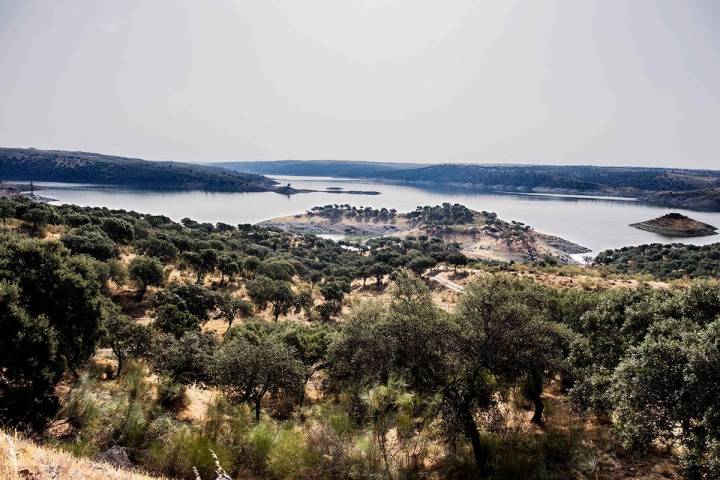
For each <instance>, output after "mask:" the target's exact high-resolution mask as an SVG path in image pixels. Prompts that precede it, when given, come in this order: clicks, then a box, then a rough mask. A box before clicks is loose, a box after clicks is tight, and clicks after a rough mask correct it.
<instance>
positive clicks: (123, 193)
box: [38, 176, 720, 253]
mask: <svg viewBox="0 0 720 480" xmlns="http://www.w3.org/2000/svg"><path fill="white" fill-rule="evenodd" d="M273 178H275V179H276V180H277V181H279V182H281V183H290V184H292V186H293V187H295V188H305V189H313V190H321V192H317V193H302V194H296V195H292V196H284V195H279V194H277V193H272V192H252V193H213V192H200V191H191V192H157V191H147V190H135V189H126V188H119V187H110V186H101V185H81V184H60V183H38V185H42V186H45V187H46V189H44V190H41V191H39V192H38V193H39V194H40V195H43V196H47V197H51V198H54V199H57V202H54V203H58V204H63V203H71V204H76V205H82V206H99V207H108V208H112V209H125V210H135V211H137V212H143V213H152V214H162V215H167V216H168V217H170V218H172V219H173V220H180V219H181V218H184V217H189V218H192V219H195V220H198V221H203V222H213V223H215V222H225V223H229V224H232V225H236V224H239V223H256V222H260V221H262V220H267V219H269V218H273V217H278V216H284V215H291V214H296V213H303V212H305V211H306V210H308V209H310V208H312V207H314V206H317V205H327V204H332V203H347V204H350V205H354V206H370V207H376V208H379V207H387V208H395V209H397V210H398V211H400V212H406V211H409V210H414V209H415V207H417V206H419V205H437V204H440V203H443V202H451V203H461V204H463V205H465V206H467V207H468V208H471V209H474V210H486V211H491V212H496V213H497V214H498V216H500V218H502V219H504V220H507V221H510V220H517V221H520V222H524V223H526V224H528V225H531V226H532V227H534V228H535V229H536V230H538V231H541V232H544V233H549V234H553V235H558V236H560V237H563V238H565V239H567V240H571V241H573V242H576V243H579V244H580V245H583V246H586V247H588V248H590V249H591V250H593V252H595V253H597V252H599V251H601V250H604V249H608V248H618V247H622V246H626V245H639V244H643V243H653V242H662V243H672V242H682V243H693V244H697V245H704V244H708V243H715V242H720V235H713V236H707V237H699V238H691V239H685V238H681V239H679V238H668V237H664V236H662V235H658V234H655V233H651V232H644V231H642V230H638V229H635V228H632V227H630V226H629V224H631V223H634V222H639V221H643V220H649V219H651V218H655V217H658V216H660V215H664V214H666V213H669V212H671V211H674V212H679V213H683V214H685V215H688V216H690V217H692V218H695V219H697V220H700V221H703V222H706V223H709V224H711V225H715V226H720V213H708V212H692V211H687V210H678V209H668V208H663V207H657V206H651V205H646V204H644V203H641V202H637V201H634V200H631V199H614V200H610V199H607V198H598V197H573V196H545V195H518V194H496V193H486V192H480V191H472V190H465V189H460V190H459V189H456V188H449V187H443V188H429V187H417V186H408V185H394V184H384V183H374V182H369V181H366V180H353V179H337V178H321V177H287V176H283V177H273ZM328 187H330V188H337V187H340V188H342V189H344V190H363V191H377V192H380V195H353V194H348V193H330V192H328V191H326V189H327V188H328Z"/></svg>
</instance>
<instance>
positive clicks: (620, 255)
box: [595, 243, 720, 279]
mask: <svg viewBox="0 0 720 480" xmlns="http://www.w3.org/2000/svg"><path fill="white" fill-rule="evenodd" d="M595 264H597V265H601V266H605V267H608V268H610V269H612V270H614V271H617V272H621V273H629V274H635V273H641V274H643V273H644V274H649V275H653V276H655V277H657V278H661V279H677V278H683V277H689V278H699V277H710V278H718V277H719V276H720V243H713V244H711V245H703V246H698V245H685V244H682V243H672V244H662V243H652V244H648V245H639V246H636V247H623V248H619V249H616V250H606V251H604V252H601V253H600V254H598V256H597V257H596V258H595Z"/></svg>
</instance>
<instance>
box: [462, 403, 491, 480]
mask: <svg viewBox="0 0 720 480" xmlns="http://www.w3.org/2000/svg"><path fill="white" fill-rule="evenodd" d="M463 419H464V424H465V425H464V428H465V435H467V437H468V439H470V443H471V444H472V449H473V456H474V457H475V465H477V468H478V470H479V471H480V473H485V472H486V471H487V462H488V456H489V452H488V450H487V447H486V446H485V445H483V444H482V440H481V439H480V432H479V431H478V429H477V425H476V424H475V419H474V418H473V416H472V413H471V412H469V411H465V412H463Z"/></svg>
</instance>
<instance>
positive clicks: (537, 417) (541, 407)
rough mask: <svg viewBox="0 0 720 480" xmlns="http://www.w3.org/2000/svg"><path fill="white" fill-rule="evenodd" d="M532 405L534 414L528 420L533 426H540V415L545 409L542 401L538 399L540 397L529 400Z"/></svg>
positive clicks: (541, 422) (535, 396)
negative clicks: (533, 405)
mask: <svg viewBox="0 0 720 480" xmlns="http://www.w3.org/2000/svg"><path fill="white" fill-rule="evenodd" d="M531 400H532V401H533V403H534V404H535V413H534V414H533V417H532V418H531V419H530V423H534V424H535V425H542V424H543V420H542V414H543V410H544V409H545V406H544V405H543V402H542V399H541V398H540V395H539V394H537V395H533V398H531Z"/></svg>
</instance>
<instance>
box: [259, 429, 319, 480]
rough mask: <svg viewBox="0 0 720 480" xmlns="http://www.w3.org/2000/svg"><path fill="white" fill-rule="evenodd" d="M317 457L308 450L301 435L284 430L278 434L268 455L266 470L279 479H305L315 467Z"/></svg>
mask: <svg viewBox="0 0 720 480" xmlns="http://www.w3.org/2000/svg"><path fill="white" fill-rule="evenodd" d="M318 460H319V459H318V457H317V456H316V455H314V454H313V452H312V451H310V449H308V447H307V444H306V443H305V438H304V436H303V435H302V433H300V432H298V431H295V430H290V429H285V430H281V431H280V432H278V434H277V437H276V439H275V443H274V445H273V448H272V449H271V450H270V453H269V455H268V460H267V461H268V470H270V472H272V473H273V474H275V475H276V476H277V477H279V478H283V479H296V478H297V479H300V478H307V477H308V476H310V475H309V473H310V472H311V471H313V470H314V469H315V468H316V467H317V463H318Z"/></svg>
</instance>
